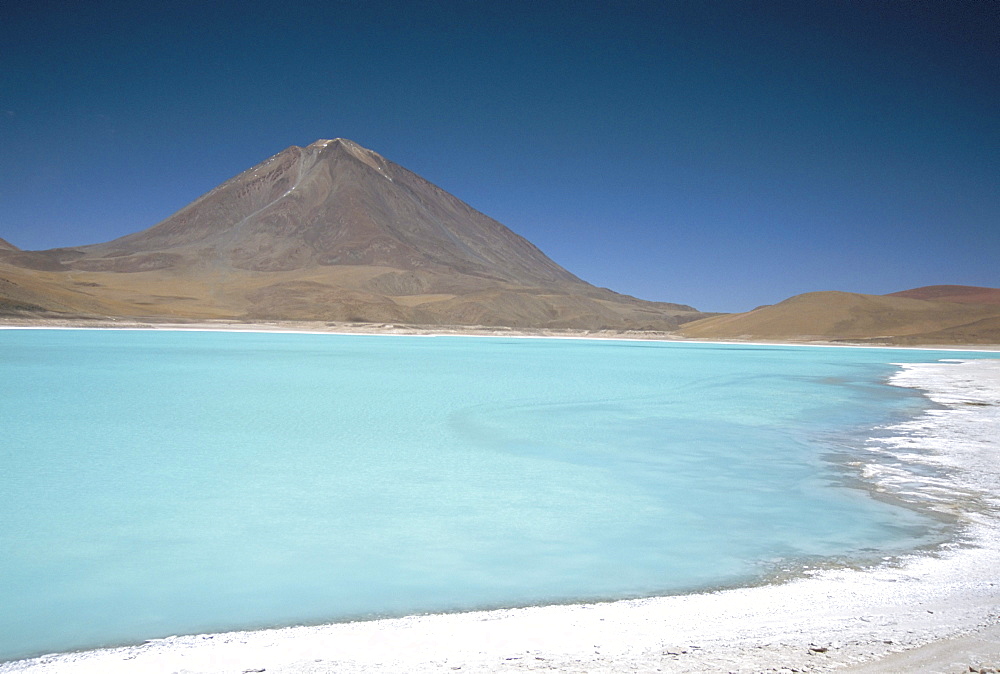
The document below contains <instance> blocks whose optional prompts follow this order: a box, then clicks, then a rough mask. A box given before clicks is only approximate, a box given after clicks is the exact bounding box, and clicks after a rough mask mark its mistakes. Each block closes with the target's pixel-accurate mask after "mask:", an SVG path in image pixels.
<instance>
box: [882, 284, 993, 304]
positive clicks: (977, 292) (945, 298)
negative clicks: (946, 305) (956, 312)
mask: <svg viewBox="0 0 1000 674" xmlns="http://www.w3.org/2000/svg"><path fill="white" fill-rule="evenodd" d="M886 297H909V298H910V299H915V300H934V301H937V302H960V303H962V304H1000V288H983V287H981V286H924V287H922V288H913V289H911V290H900V291H899V292H895V293H889V294H888V295H886Z"/></svg>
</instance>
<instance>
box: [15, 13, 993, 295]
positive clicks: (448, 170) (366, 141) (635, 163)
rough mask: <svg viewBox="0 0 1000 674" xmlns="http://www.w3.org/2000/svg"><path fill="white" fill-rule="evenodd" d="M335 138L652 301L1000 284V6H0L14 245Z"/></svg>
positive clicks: (579, 268) (107, 230)
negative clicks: (396, 165)
mask: <svg viewBox="0 0 1000 674" xmlns="http://www.w3.org/2000/svg"><path fill="white" fill-rule="evenodd" d="M335 137H345V138H350V139H351V140H354V141H356V142H358V143H360V144H361V145H364V146H365V147H368V148H370V149H372V150H375V151H376V152H379V153H380V154H382V155H384V156H385V157H386V158H388V159H390V160H392V161H395V162H397V163H399V164H401V165H403V166H405V167H406V168H409V169H410V170H412V171H415V172H416V173H418V174H420V175H422V176H423V177H424V178H426V179H428V180H430V181H431V182H434V183H436V184H437V185H439V186H441V187H442V188H444V189H445V190H447V191H449V192H451V193H452V194H454V195H455V196H457V197H459V198H460V199H462V200H464V201H466V202H468V203H469V204H471V205H472V206H473V207H475V208H477V209H479V210H480V211H483V212H484V213H486V214H487V215H490V216H491V217H493V218H496V219H497V220H499V221H500V222H502V223H503V224H505V225H507V226H508V227H510V228H511V229H513V230H514V231H515V232H517V233H519V234H521V235H522V236H525V237H526V238H528V239H529V240H531V241H532V242H533V243H535V244H536V245H538V246H539V247H540V248H541V249H542V250H543V251H544V252H546V253H547V254H548V255H549V256H550V257H552V258H553V259H554V260H555V261H556V262H558V263H560V264H561V265H563V266H564V267H566V268H567V269H569V270H570V271H572V272H573V273H575V274H577V275H578V276H580V277H582V278H584V279H585V280H587V281H590V282H591V283H594V284H596V285H601V286H607V287H610V288H612V289H614V290H617V291H619V292H624V293H628V294H632V295H636V296H638V297H642V298H644V299H653V300H665V301H675V302H683V303H687V304H692V305H694V306H695V307H697V308H699V309H702V310H706V311H743V310H747V309H750V308H753V307H754V306H757V305H760V304H769V303H773V302H777V301H780V300H782V299H784V298H786V297H788V296H791V295H794V294H798V293H801V292H808V291H812V290H846V291H852V292H867V293H887V292H892V291H895V290H902V289H905V288H911V287H915V286H921V285H931V284H939V283H957V284H970V285H986V286H994V287H995V286H1000V2H998V1H997V0H979V1H973V0H891V1H885V2H876V1H869V2H862V1H856V2H852V1H851V0H793V1H774V2H758V1H754V0H745V1H740V2H734V1H727V0H700V1H685V0H677V1H671V0H650V1H646V2H635V1H630V0H615V1H613V2H612V1H601V2H592V1H590V0H574V1H572V2H568V1H567V2H563V1H559V0H552V1H546V0H534V1H533V2H521V1H519V0H502V1H501V0H496V1H494V0H479V1H473V0H470V1H464V2H459V1H448V2H444V1H442V2H433V1H430V0H426V1H421V0H406V1H394V0H388V1H384V2H375V1H373V0H363V1H360V0H359V1H337V0H329V1H325V2H311V1H308V0H290V1H288V2H280V1H279V2H275V1H274V0H268V1H267V2H257V1H256V0H243V1H241V2H227V1H222V0H217V1H213V0H172V1H169V2H168V1H154V2H150V3H144V2H136V1H129V2H107V1H103V0H87V1H86V2H78V1H75V0H74V1H69V2H68V1H61V2H56V1H48V0H30V1H29V0H8V1H7V2H4V3H2V4H0V238H4V239H7V240H8V241H10V242H11V243H13V244H15V245H18V246H20V247H22V248H25V249H43V248H51V247H57V246H69V245H79V244H86V243H97V242H99V241H106V240H109V239H112V238H115V237H118V236H122V235H124V234H128V233H131V232H134V231H139V230H141V229H145V228H147V227H150V226H152V225H154V224H155V223H156V222H158V221H160V220H162V219H163V218H165V217H167V216H169V215H170V214H171V213H173V212H174V211H176V210H178V209H180V208H181V207H183V206H184V205H186V204H187V203H189V202H191V201H192V200H194V199H195V198H197V197H198V196H200V195H201V194H203V193H205V192H207V191H208V190H210V189H211V188H213V187H215V186H216V185H218V184H219V183H221V182H223V181H224V180H226V179H228V178H230V177H232V176H234V175H236V174H237V173H239V172H241V171H243V170H244V169H246V168H249V167H250V166H252V165H253V164H256V163H258V162H260V161H263V160H264V159H266V158H267V157H269V156H270V155H272V154H274V153H276V152H279V151H281V150H282V149H284V148H285V147H288V146H290V145H307V144H309V143H311V142H312V141H314V140H317V139H319V138H335Z"/></svg>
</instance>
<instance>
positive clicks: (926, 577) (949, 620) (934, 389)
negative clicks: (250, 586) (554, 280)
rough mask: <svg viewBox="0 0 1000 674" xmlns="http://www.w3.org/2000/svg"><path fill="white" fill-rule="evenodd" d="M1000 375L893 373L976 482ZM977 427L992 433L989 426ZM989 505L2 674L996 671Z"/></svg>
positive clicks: (57, 659)
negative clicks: (798, 543) (862, 553)
mask: <svg viewBox="0 0 1000 674" xmlns="http://www.w3.org/2000/svg"><path fill="white" fill-rule="evenodd" d="M66 327H79V326H66ZM137 327H141V326H137ZM532 336H543V335H532ZM685 341H687V340H685ZM998 366H1000V361H991V360H982V361H979V360H975V361H963V362H961V363H958V362H956V363H929V364H922V365H908V366H905V367H904V368H903V369H902V370H901V373H900V374H899V375H897V376H896V377H895V378H894V379H895V381H894V383H896V384H897V385H901V386H907V387H912V388H920V389H922V390H925V391H928V392H929V397H930V398H931V399H932V400H933V401H935V402H936V403H938V405H940V406H941V408H942V409H938V410H931V411H928V412H927V413H925V414H924V415H923V416H922V417H920V419H917V420H914V422H916V423H922V424H924V425H925V426H926V427H927V428H929V429H931V431H932V432H929V433H928V434H926V442H925V444H927V445H928V447H929V448H930V449H931V450H934V451H938V453H939V454H940V453H941V451H942V450H943V449H945V448H947V447H948V446H949V445H948V442H949V437H950V438H951V439H952V440H953V439H954V438H956V437H957V438H962V439H964V438H966V437H975V436H976V433H977V432H978V433H979V435H980V436H981V437H982V438H984V439H985V440H984V442H986V443H987V444H986V445H983V447H981V448H980V450H984V451H987V452H989V453H990V454H991V456H989V457H982V456H979V455H980V454H982V451H978V452H977V451H968V452H965V454H964V456H963V455H962V454H961V453H954V452H952V453H951V454H955V456H951V457H950V458H949V459H948V460H949V461H951V462H952V463H951V466H952V468H954V469H955V470H956V471H958V472H959V473H961V471H963V470H965V471H966V472H967V473H969V477H970V479H972V477H975V476H972V475H971V472H970V471H971V470H973V469H975V470H981V465H980V464H982V465H985V466H987V467H992V471H993V476H992V477H993V478H995V477H996V472H997V469H996V465H997V462H996V461H995V459H996V458H997V453H998V448H997V446H996V444H995V440H994V441H993V442H992V444H990V438H992V437H994V436H992V435H990V433H991V430H990V429H992V430H993V431H995V429H996V423H997V415H996V411H997V410H998V409H1000V407H998V405H1000V367H998ZM973 422H975V423H980V422H982V423H980V426H981V428H980V427H975V428H978V431H974V427H973V426H971V425H970V424H971V423H973ZM983 424H986V425H985V426H984V425H983ZM989 424H993V425H992V426H990V425H989ZM984 429H985V430H984ZM917 431H919V429H917ZM917 431H915V432H917ZM908 437H910V436H908ZM938 441H941V442H939V446H937V447H936V449H935V447H934V443H935V442H938ZM928 443H929V444H928ZM972 450H975V448H972ZM970 462H972V463H970ZM977 479H978V478H977ZM991 479H992V478H991ZM973 486H975V485H973ZM983 486H985V485H980V487H983ZM989 505H990V508H989V509H987V510H985V511H982V512H966V513H961V514H960V515H961V517H962V518H963V522H964V524H965V526H966V531H967V540H966V541H964V542H962V543H956V544H954V545H950V546H946V547H945V548H944V549H943V550H941V551H940V552H938V553H936V554H932V555H927V554H914V555H908V556H905V557H903V558H901V559H900V560H898V561H895V560H894V561H890V562H887V564H886V565H885V566H880V567H877V568H873V569H868V570H864V571H855V570H849V569H837V570H828V571H820V572H817V573H815V574H813V575H811V576H809V577H805V578H799V579H795V580H791V581H788V582H786V583H782V584H776V585H765V586H757V587H748V588H741V589H733V590H725V591H719V592H711V593H704V594H690V595H679V596H671V597H660V598H651V599H637V600H624V601H617V602H610V603H601V604H581V605H567V606H543V607H531V608H522V609H503V610H496V611H479V612H470V613H454V614H441V615H426V616H414V617H408V618H399V619H389V620H377V621H370V622H353V623H341V624H333V625H322V626H314V627H295V628H286V629H273V630H261V631H250V632H232V633H226V634H215V635H192V636H181V637H170V638H167V639H156V640H150V641H149V642H147V643H145V644H143V645H139V646H128V647H122V648H115V649H108V650H98V651H86V652H80V653H67V654H60V655H52V656H43V657H40V658H35V659H31V660H22V661H15V662H9V663H5V664H0V672H3V673H5V674H6V673H7V672H30V673H31V674H50V673H56V672H58V673H63V672H65V673H67V674H91V673H94V674H96V673H97V672H102V673H104V672H107V673H110V674H114V673H115V672H121V673H123V674H124V673H126V672H128V673H133V672H158V671H164V672H173V671H184V672H204V673H206V674H207V673H209V672H212V673H218V674H224V673H225V674H228V673H229V672H234V673H235V672H248V671H267V672H284V673H285V674H318V673H319V672H359V673H368V672H432V671H452V670H454V671H476V672H507V671H523V670H535V669H549V670H556V671H587V672H619V671H625V670H628V671H647V672H653V671H665V672H701V671H733V672H756V671H765V670H767V669H771V668H775V669H778V670H781V669H782V668H784V669H786V670H789V671H791V670H798V671H814V672H824V671H835V670H836V671H855V672H867V671H872V672H875V671H883V672H884V671H907V672H910V671H927V672H932V671H933V672H948V671H955V672H959V671H969V670H968V668H969V666H977V667H978V666H984V665H985V666H996V665H997V664H998V663H1000V614H998V611H1000V583H998V582H995V578H994V574H992V573H991V570H992V569H996V568H998V567H1000V520H998V519H997V515H996V512H997V506H998V504H997V503H992V504H989ZM882 658H885V660H881V659H882ZM894 663H895V664H894ZM845 668H846V669H845ZM893 668H897V669H893Z"/></svg>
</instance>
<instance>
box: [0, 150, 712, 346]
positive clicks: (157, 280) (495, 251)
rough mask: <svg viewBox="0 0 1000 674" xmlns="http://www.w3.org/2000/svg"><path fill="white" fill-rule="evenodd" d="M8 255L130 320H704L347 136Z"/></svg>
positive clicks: (636, 323) (580, 323)
mask: <svg viewBox="0 0 1000 674" xmlns="http://www.w3.org/2000/svg"><path fill="white" fill-rule="evenodd" d="M0 263H6V264H8V265H11V266H15V267H17V268H19V269H20V270H21V271H22V276H24V278H25V280H27V279H28V278H29V277H30V278H34V279H35V282H36V283H37V284H40V285H39V288H40V291H42V290H47V289H49V286H51V285H52V284H55V285H57V286H59V285H61V286H62V289H63V290H65V291H72V292H71V293H70V295H69V296H70V297H71V298H77V297H79V294H80V293H83V294H84V295H85V297H83V300H86V302H84V304H85V305H86V306H87V307H88V310H89V308H90V307H93V306H94V303H97V304H100V305H103V306H106V307H110V309H109V310H110V311H114V312H115V314H114V315H121V316H132V317H143V316H149V317H154V316H166V317H170V318H230V319H251V320H260V319H295V320H325V321H363V322H384V321H391V322H400V323H424V324H457V325H470V324H479V325H504V326H512V327H580V328H612V329H641V328H649V329H657V330H669V329H672V328H674V327H676V326H677V325H678V324H680V323H681V322H683V321H685V320H693V319H695V318H700V317H701V316H702V315H703V314H701V313H699V312H697V311H696V310H694V309H693V308H691V307H689V306H686V305H680V304H669V303H654V302H644V301H642V300H638V299H636V298H634V297H628V296H625V295H619V294H617V293H614V292H612V291H610V290H607V289H604V288H596V287H594V286H592V285H590V284H589V283H586V282H585V281H582V280H581V279H579V278H577V277H576V276H574V275H573V274H571V273H570V272H568V271H567V270H565V269H563V268H562V267H560V266H559V265H558V264H556V263H555V262H553V261H552V260H551V259H549V258H548V257H547V256H545V255H544V254H543V253H542V252H541V251H540V250H538V248H536V247H535V246H534V245H532V244H531V243H530V242H529V241H527V240H526V239H524V238H523V237H520V236H518V235H517V234H515V233H514V232H512V231H511V230H509V229H507V228H506V227H504V226H503V225H501V224H500V223H499V222H497V221H495V220H493V219H492V218H489V217H487V216H485V215H483V214H482V213H479V212H478V211H476V210H475V209H473V208H471V207H470V206H468V205H467V204H465V203H463V202H462V201H460V200H458V199H457V198H455V197H453V196H452V195H450V194H448V193H446V192H444V191H443V190H441V189H440V188H438V187H436V186H434V185H432V184H431V183H429V182H427V181H426V180H424V179H423V178H421V177H419V176H417V175H416V174H414V173H412V172H411V171H408V170H406V169H405V168H403V167H401V166H399V165H397V164H394V163H392V162H390V161H388V160H386V159H385V158H384V157H381V156H380V155H378V154H376V153H374V152H372V151H370V150H367V149H365V148H362V147H361V146H359V145H357V144H356V143H353V142H351V141H348V140H344V139H334V140H322V141H316V142H315V143H313V144H312V145H309V146H308V147H305V148H300V147H290V148H288V149H286V150H284V151H282V152H280V153H278V154H277V155H275V156H273V157H271V158H270V159H268V160H266V161H264V162H262V163H261V164H258V165H257V166H254V167H252V168H251V169H248V170H247V171H244V172H243V173H241V174H240V175H238V176H236V177H235V178H233V179H231V180H228V181H226V182H225V183H223V184H222V185H220V186H219V187H217V188H215V189H213V190H212V191H210V192H208V193H207V194H205V195H204V196H202V197H201V198H199V199H197V200H195V201H194V202H192V203H191V204H190V205H189V206H187V207H185V208H183V209H181V210H180V211H179V212H177V213H176V214H175V215H173V216H171V217H170V218H167V219H166V220H164V221H163V222H161V223H159V224H157V225H155V226H154V227H151V228H149V229H147V230H144V231H141V232H137V233H135V234H131V235H128V236H125V237H122V238H120V239H116V240H114V241H109V242H107V243H102V244H95V245H91V246H81V247H78V248H68V249H53V250H48V251H36V252H30V251H13V250H12V251H0ZM0 271H2V270H0ZM0 278H3V275H2V274H0ZM63 299H64V298H61V300H60V301H61V302H62V301H63ZM88 303H89V304H88ZM84 304H81V305H79V306H84ZM81 310H82V309H81Z"/></svg>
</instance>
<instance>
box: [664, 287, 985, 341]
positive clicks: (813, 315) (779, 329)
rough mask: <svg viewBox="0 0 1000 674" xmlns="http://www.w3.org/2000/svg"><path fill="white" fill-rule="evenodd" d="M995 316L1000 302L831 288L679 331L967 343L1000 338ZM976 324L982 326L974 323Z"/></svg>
mask: <svg viewBox="0 0 1000 674" xmlns="http://www.w3.org/2000/svg"><path fill="white" fill-rule="evenodd" d="M997 317H1000V306H998V305H989V304H965V303H958V302H938V301H929V300H922V299H913V298H909V297H893V296H887V295H863V294H859V293H844V292H833V291H827V292H815V293H805V294H803V295H796V296H794V297H791V298H789V299H787V300H785V301H784V302H780V303H779V304H774V305H768V306H764V307H759V308H757V309H754V310H753V311H749V312H746V313H742V314H729V315H725V316H715V317H711V318H705V319H702V320H698V321H694V322H691V323H687V324H685V325H684V326H682V327H681V329H680V332H681V334H683V335H685V336H687V337H694V338H699V339H776V340H796V339H798V340H849V341H874V342H894V343H895V342H898V343H938V344H950V343H965V339H966V337H971V336H973V333H974V334H975V337H976V340H977V341H976V342H974V343H1000V332H994V331H993V327H995V324H994V323H993V322H991V321H993V319H995V318H997ZM984 321H985V322H984ZM976 324H979V327H978V328H975V329H973V328H972V326H974V325H976ZM991 326H993V327H991ZM963 335H965V336H964V337H963Z"/></svg>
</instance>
